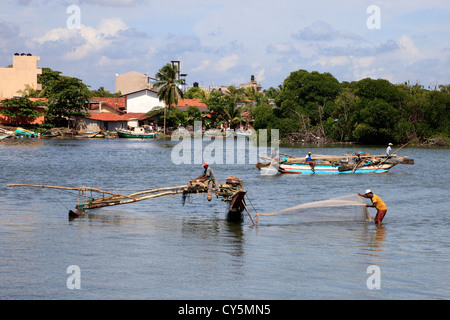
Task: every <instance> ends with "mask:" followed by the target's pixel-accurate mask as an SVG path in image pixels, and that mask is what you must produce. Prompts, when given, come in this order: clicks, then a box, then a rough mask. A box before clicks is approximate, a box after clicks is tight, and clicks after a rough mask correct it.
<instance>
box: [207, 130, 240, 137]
mask: <svg viewBox="0 0 450 320" xmlns="http://www.w3.org/2000/svg"><path fill="white" fill-rule="evenodd" d="M233 134H234V133H233V130H229V129H227V130H226V131H224V132H222V131H220V130H218V129H209V130H206V131H205V133H204V136H205V137H215V138H229V137H231V136H232V135H233Z"/></svg>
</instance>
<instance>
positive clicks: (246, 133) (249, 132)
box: [234, 129, 253, 138]
mask: <svg viewBox="0 0 450 320" xmlns="http://www.w3.org/2000/svg"><path fill="white" fill-rule="evenodd" d="M234 134H235V135H236V137H247V138H248V137H250V136H251V135H252V134H253V130H252V129H247V130H242V129H238V130H236V131H235V132H234Z"/></svg>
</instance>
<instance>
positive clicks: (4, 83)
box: [0, 53, 42, 98]
mask: <svg viewBox="0 0 450 320" xmlns="http://www.w3.org/2000/svg"><path fill="white" fill-rule="evenodd" d="M39 60H40V58H39V57H37V56H33V55H31V54H30V53H28V54H25V53H22V54H18V53H16V54H14V56H13V64H12V66H11V67H6V68H0V98H12V97H15V96H21V95H20V93H19V91H21V90H25V89H26V88H27V85H28V86H29V87H30V88H33V89H35V90H42V85H41V84H38V82H37V77H38V75H39V74H42V69H40V68H38V67H37V62H38V61H39Z"/></svg>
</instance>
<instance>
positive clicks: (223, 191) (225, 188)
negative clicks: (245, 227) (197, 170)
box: [182, 176, 253, 222]
mask: <svg viewBox="0 0 450 320" xmlns="http://www.w3.org/2000/svg"><path fill="white" fill-rule="evenodd" d="M212 192H213V193H215V194H216V196H217V197H222V201H224V202H226V203H227V208H226V211H225V218H226V220H227V221H230V222H242V221H244V214H243V212H244V210H246V211H247V213H248V215H249V217H250V219H252V218H251V216H250V213H249V212H248V210H247V207H246V205H245V200H244V197H245V195H246V194H247V191H245V190H244V189H243V184H242V180H241V179H238V178H236V177H235V176H230V177H227V178H226V180H225V184H220V185H218V186H217V187H216V188H214V189H212ZM195 193H208V183H207V181H206V180H202V179H193V180H189V185H188V187H187V188H185V189H184V190H183V198H182V203H183V205H184V203H185V201H186V197H187V196H189V195H190V194H195ZM252 221H253V219H252Z"/></svg>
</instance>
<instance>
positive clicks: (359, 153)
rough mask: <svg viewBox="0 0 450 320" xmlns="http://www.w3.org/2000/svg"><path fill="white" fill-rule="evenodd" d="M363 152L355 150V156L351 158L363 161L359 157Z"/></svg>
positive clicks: (356, 161) (358, 161)
mask: <svg viewBox="0 0 450 320" xmlns="http://www.w3.org/2000/svg"><path fill="white" fill-rule="evenodd" d="M362 154H363V152H362V151H356V152H355V156H356V158H354V159H353V160H354V161H355V163H358V164H359V163H360V162H362V161H363V159H362V158H361V155H362Z"/></svg>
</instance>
